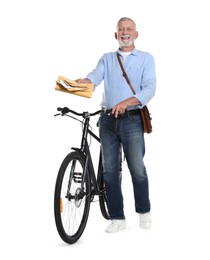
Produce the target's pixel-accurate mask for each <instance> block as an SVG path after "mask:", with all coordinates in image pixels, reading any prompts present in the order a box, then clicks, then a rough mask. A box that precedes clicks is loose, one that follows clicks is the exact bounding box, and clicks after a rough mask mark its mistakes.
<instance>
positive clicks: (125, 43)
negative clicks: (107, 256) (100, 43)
mask: <svg viewBox="0 0 210 260" xmlns="http://www.w3.org/2000/svg"><path fill="white" fill-rule="evenodd" d="M137 37H138V32H137V30H136V24H135V22H134V21H133V20H132V19H130V18H128V17H123V18H121V19H120V20H119V21H118V23H117V31H116V32H115V38H116V39H117V40H118V42H119V49H118V51H117V52H118V53H119V54H120V59H121V61H122V64H123V67H124V69H125V71H126V73H127V75H128V78H129V80H130V81H131V84H132V86H133V88H134V90H135V92H136V94H135V95H134V94H133V93H132V91H131V89H130V87H129V85H128V83H127V82H126V80H125V78H124V77H123V74H122V70H121V67H120V65H119V62H118V59H117V52H111V53H106V54H104V55H103V56H102V58H101V59H100V60H99V62H98V64H97V66H96V68H95V69H94V70H93V71H92V72H91V73H89V74H88V75H87V77H86V78H85V79H78V80H77V82H78V83H90V82H91V83H93V84H94V86H95V87H96V86H98V85H99V84H100V83H101V82H102V80H104V95H103V100H102V103H101V106H102V107H103V109H104V112H103V113H102V114H101V116H100V118H99V133H100V139H101V145H102V155H103V168H104V181H105V186H106V193H107V200H108V211H109V214H110V219H111V223H110V225H109V226H108V227H107V228H106V230H105V231H106V232H108V233H113V232H117V231H119V230H122V229H125V228H126V221H125V215H124V206H123V195H122V189H121V147H122V148H123V152H124V154H125V158H126V160H127V164H128V168H129V171H130V174H131V178H132V183H133V189H134V199H135V210H136V212H137V213H138V214H139V217H140V227H142V228H150V227H151V215H150V200H149V186H148V176H147V172H146V168H145V165H144V161H143V157H144V153H145V143H144V133H143V127H142V121H141V117H140V112H139V109H140V108H141V107H143V106H145V105H146V104H147V103H148V102H149V101H150V100H151V98H152V97H153V96H154V94H155V89H156V76H155V64H154V59H153V57H152V55H150V54H149V53H146V52H142V51H140V50H137V49H136V48H135V45H134V42H135V40H136V39H137ZM110 109H111V113H110Z"/></svg>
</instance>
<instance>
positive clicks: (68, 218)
mask: <svg viewBox="0 0 210 260" xmlns="http://www.w3.org/2000/svg"><path fill="white" fill-rule="evenodd" d="M84 165H85V157H84V155H83V154H82V153H80V152H79V151H73V152H71V153H69V154H68V155H67V156H66V157H65V158H64V160H63V162H62V164H61V166H60V169H59V172H58V175H57V179H56V185H55V194H54V216H55V223H56V227H57V231H58V233H59V235H60V237H61V239H62V240H63V241H64V242H66V243H68V244H73V243H75V242H77V241H78V239H79V238H80V237H81V235H82V234H83V232H84V229H85V227H86V224H87V220H88V216H89V211H90V202H91V186H90V177H89V174H88V172H87V174H86V177H85V182H84V189H82V188H81V186H82V177H83V172H84Z"/></svg>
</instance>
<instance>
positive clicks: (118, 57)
mask: <svg viewBox="0 0 210 260" xmlns="http://www.w3.org/2000/svg"><path fill="white" fill-rule="evenodd" d="M117 59H118V61H119V64H120V67H121V69H122V72H123V77H124V78H125V79H126V81H127V83H128V85H129V87H130V88H131V90H132V92H133V94H134V95H135V94H136V92H135V90H134V88H133V86H132V85H131V82H130V80H129V78H128V76H127V74H126V72H125V70H124V68H123V65H122V61H121V59H120V55H119V53H118V52H117Z"/></svg>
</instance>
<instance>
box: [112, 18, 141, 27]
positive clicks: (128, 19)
mask: <svg viewBox="0 0 210 260" xmlns="http://www.w3.org/2000/svg"><path fill="white" fill-rule="evenodd" d="M123 21H131V22H132V23H133V24H134V27H135V29H136V23H135V22H134V21H133V20H132V19H131V18H129V17H122V18H120V20H119V21H118V22H117V29H118V25H119V23H120V22H123Z"/></svg>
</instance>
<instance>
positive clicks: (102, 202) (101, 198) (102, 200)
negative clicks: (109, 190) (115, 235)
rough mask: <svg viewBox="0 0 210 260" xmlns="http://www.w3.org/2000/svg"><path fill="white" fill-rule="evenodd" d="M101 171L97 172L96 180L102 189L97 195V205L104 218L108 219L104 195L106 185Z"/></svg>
mask: <svg viewBox="0 0 210 260" xmlns="http://www.w3.org/2000/svg"><path fill="white" fill-rule="evenodd" d="M102 172H103V171H102V170H101V172H100V173H99V176H98V180H99V189H100V190H103V192H102V194H101V195H100V196H99V205H100V210H101V214H102V216H103V217H104V218H105V219H110V217H109V213H108V207H107V196H106V187H105V183H104V180H103V173H102Z"/></svg>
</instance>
